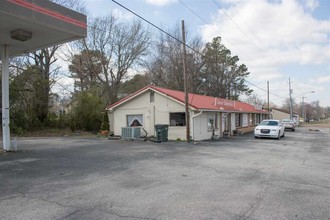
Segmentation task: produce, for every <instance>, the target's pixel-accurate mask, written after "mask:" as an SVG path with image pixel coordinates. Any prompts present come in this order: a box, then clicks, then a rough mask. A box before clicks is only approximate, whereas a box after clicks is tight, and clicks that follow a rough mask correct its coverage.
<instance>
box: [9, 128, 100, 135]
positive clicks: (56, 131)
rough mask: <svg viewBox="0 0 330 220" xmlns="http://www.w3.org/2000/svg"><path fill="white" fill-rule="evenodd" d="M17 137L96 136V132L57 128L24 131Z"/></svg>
mask: <svg viewBox="0 0 330 220" xmlns="http://www.w3.org/2000/svg"><path fill="white" fill-rule="evenodd" d="M13 136H15V135H13ZM18 136H19V137H69V136H96V133H93V132H88V131H74V132H72V131H71V130H66V129H63V130H59V129H43V130H38V131H29V132H25V133H24V134H22V135H18Z"/></svg>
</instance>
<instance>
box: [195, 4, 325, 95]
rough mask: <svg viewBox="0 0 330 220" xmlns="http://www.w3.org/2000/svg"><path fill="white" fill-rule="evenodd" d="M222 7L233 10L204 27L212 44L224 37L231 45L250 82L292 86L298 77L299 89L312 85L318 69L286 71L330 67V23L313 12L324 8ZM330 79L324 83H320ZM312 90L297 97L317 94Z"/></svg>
mask: <svg viewBox="0 0 330 220" xmlns="http://www.w3.org/2000/svg"><path fill="white" fill-rule="evenodd" d="M220 5H221V6H224V7H227V8H226V9H224V8H220V9H219V10H218V11H217V13H216V14H214V15H213V17H212V22H211V23H210V24H207V25H204V26H202V27H201V29H200V30H201V32H202V38H203V40H204V41H205V42H210V41H211V40H212V39H213V38H214V37H217V36H221V37H222V39H223V43H224V44H225V46H226V47H227V48H229V49H230V50H231V51H232V54H233V55H238V56H239V58H240V61H241V62H242V63H245V64H246V65H247V67H248V68H249V71H250V72H251V73H250V77H249V80H252V81H253V82H260V84H262V83H263V82H264V81H266V80H267V81H268V80H269V81H271V83H272V85H277V84H278V85H281V83H282V85H284V87H287V86H288V85H287V83H285V82H286V81H288V78H289V77H291V79H293V78H295V77H297V78H296V79H295V82H296V84H295V85H296V86H298V85H299V86H300V85H304V82H306V81H307V83H306V85H308V84H309V83H310V82H312V81H313V80H312V79H313V77H311V76H310V75H308V74H307V72H308V71H309V72H312V71H313V70H308V71H306V73H303V72H298V71H297V72H295V71H294V70H292V69H289V70H287V69H284V68H283V67H285V66H292V65H297V66H300V69H299V71H300V70H301V69H304V70H305V69H307V68H313V67H315V66H327V65H328V63H329V61H330V40H329V36H330V20H329V19H328V20H319V19H316V18H314V17H313V15H312V14H311V13H310V12H311V11H313V10H315V9H316V8H317V7H318V6H319V3H318V1H316V0H303V1H298V0H282V1H267V0H249V1H246V0H221V4H220ZM302 67H304V68H302ZM294 74H296V75H297V76H295V75H294ZM309 77H311V78H309ZM328 80H329V77H320V78H319V81H320V82H324V81H327V82H328ZM257 84H258V83H257ZM258 85H259V84H258ZM306 85H304V86H303V87H302V88H301V89H299V91H297V92H303V91H306V90H304V89H306V88H310V87H313V88H310V89H313V90H315V89H317V88H314V86H311V85H309V86H306ZM273 88H275V87H273Z"/></svg>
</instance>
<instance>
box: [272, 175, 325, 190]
mask: <svg viewBox="0 0 330 220" xmlns="http://www.w3.org/2000/svg"><path fill="white" fill-rule="evenodd" d="M272 180H275V181H281V182H286V183H293V184H299V185H306V186H316V187H322V188H326V189H330V186H323V185H318V184H313V183H299V182H295V181H290V180H284V179H276V178H274V179H272Z"/></svg>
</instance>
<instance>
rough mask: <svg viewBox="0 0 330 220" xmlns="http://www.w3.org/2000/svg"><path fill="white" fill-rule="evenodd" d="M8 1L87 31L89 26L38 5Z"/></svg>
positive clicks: (17, 0) (16, 0) (19, 0)
mask: <svg viewBox="0 0 330 220" xmlns="http://www.w3.org/2000/svg"><path fill="white" fill-rule="evenodd" d="M7 1H8V2H11V3H13V4H16V5H19V6H22V7H24V8H28V9H31V10H33V11H36V12H39V13H41V14H45V15H48V16H50V17H53V18H57V19H59V20H62V21H64V22H67V23H71V24H73V25H76V26H79V27H82V28H85V29H86V28H87V24H86V23H85V22H82V21H79V20H76V19H74V18H70V17H68V16H65V15H63V14H60V13H58V12H55V11H52V10H49V9H47V8H44V7H41V6H39V5H37V4H34V3H30V2H27V1H26V0H7Z"/></svg>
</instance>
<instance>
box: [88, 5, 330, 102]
mask: <svg viewBox="0 0 330 220" xmlns="http://www.w3.org/2000/svg"><path fill="white" fill-rule="evenodd" d="M82 1H84V2H85V3H86V6H87V10H88V11H89V13H90V15H91V16H103V15H106V14H110V13H114V14H115V15H116V16H117V17H118V19H123V20H133V19H137V18H136V17H135V16H134V15H132V14H131V13H129V12H128V11H126V10H125V9H123V8H121V7H120V6H118V5H117V4H115V3H114V2H113V1H111V0H82ZM117 2H119V3H120V4H122V5H124V6H125V7H127V8H129V9H131V10H133V11H134V12H136V13H137V14H139V15H141V16H143V17H144V18H146V19H148V20H150V21H151V22H153V23H154V24H156V25H158V26H160V27H169V28H171V27H173V26H174V25H176V24H178V22H181V20H185V23H186V25H187V29H188V31H189V33H191V34H193V35H198V36H200V37H201V38H202V39H203V41H204V42H210V41H211V40H212V39H213V38H214V37H217V36H221V37H222V39H223V43H224V44H225V46H226V47H227V48H228V49H230V50H231V51H232V55H237V56H238V57H239V58H240V62H241V63H244V64H246V65H247V67H248V68H249V71H250V76H249V77H248V81H249V82H251V83H253V84H255V85H256V86H258V87H260V88H262V89H263V90H262V89H260V88H257V87H255V86H253V85H251V84H248V85H249V86H250V87H251V88H252V89H254V91H255V93H256V94H258V95H259V97H260V98H261V99H264V100H266V98H267V94H266V92H265V91H266V89H267V81H269V83H270V92H271V94H270V101H271V102H274V103H275V104H278V105H281V104H282V103H283V102H284V100H285V98H288V97H289V78H291V81H292V89H293V95H292V96H293V97H296V98H295V101H296V102H297V103H299V102H301V98H300V97H301V96H302V95H304V96H306V97H307V98H305V102H313V101H320V104H321V105H322V106H330V0H283V1H281V0H268V1H267V0H129V1H127V0H117ZM146 25H147V24H146ZM147 26H148V25H147ZM149 28H150V30H152V29H153V28H152V27H150V26H149ZM155 31H156V30H155ZM310 91H315V93H309V92H310ZM304 93H306V94H304Z"/></svg>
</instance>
